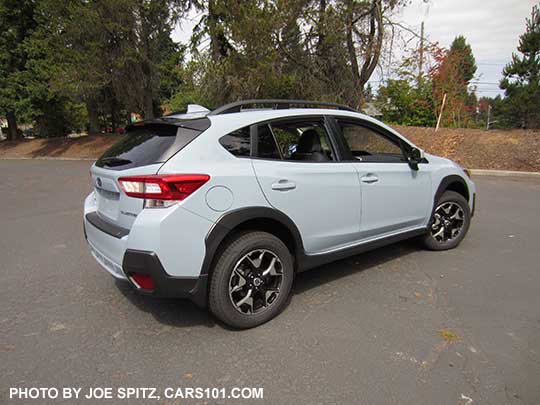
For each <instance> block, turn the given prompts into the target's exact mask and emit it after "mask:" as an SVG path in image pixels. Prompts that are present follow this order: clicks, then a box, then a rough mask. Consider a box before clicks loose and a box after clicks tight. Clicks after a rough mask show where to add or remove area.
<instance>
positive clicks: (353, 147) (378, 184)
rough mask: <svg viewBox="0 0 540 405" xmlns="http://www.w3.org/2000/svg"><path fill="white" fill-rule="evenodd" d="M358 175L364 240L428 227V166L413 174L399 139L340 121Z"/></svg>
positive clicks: (373, 128)
mask: <svg viewBox="0 0 540 405" xmlns="http://www.w3.org/2000/svg"><path fill="white" fill-rule="evenodd" d="M337 124H338V127H339V129H340V132H341V134H342V136H343V140H344V141H345V142H344V143H345V146H346V147H348V149H349V150H350V161H352V162H353V163H352V164H353V166H354V168H355V169H356V171H357V172H358V177H359V179H360V188H361V193H362V209H361V218H360V234H361V238H362V239H366V238H372V237H375V236H384V235H387V234H391V233H395V232H398V231H405V230H408V229H414V228H418V227H421V226H423V225H425V222H426V218H427V217H428V216H429V213H428V210H429V208H430V202H431V198H430V190H431V176H430V173H429V171H428V170H427V166H426V165H425V164H420V165H419V170H412V169H411V168H410V167H409V165H408V163H407V161H406V160H405V158H404V155H403V152H402V147H403V145H402V144H400V142H404V141H400V139H399V138H398V137H396V136H395V135H393V134H391V133H388V132H387V131H385V130H384V129H383V128H381V129H380V130H378V128H377V127H376V126H375V124H373V123H363V122H361V121H356V120H344V119H339V118H338V119H337Z"/></svg>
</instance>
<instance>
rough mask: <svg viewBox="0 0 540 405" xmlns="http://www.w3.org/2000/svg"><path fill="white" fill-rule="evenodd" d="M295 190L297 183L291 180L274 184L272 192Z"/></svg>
mask: <svg viewBox="0 0 540 405" xmlns="http://www.w3.org/2000/svg"><path fill="white" fill-rule="evenodd" d="M295 188H296V183H295V182H293V181H289V180H280V181H278V182H277V183H274V184H272V190H277V191H287V190H294V189H295Z"/></svg>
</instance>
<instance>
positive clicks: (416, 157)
mask: <svg viewBox="0 0 540 405" xmlns="http://www.w3.org/2000/svg"><path fill="white" fill-rule="evenodd" d="M422 159H424V151H423V150H422V149H418V148H412V149H411V150H410V152H409V155H408V156H407V163H408V164H409V167H410V168H411V169H412V170H418V163H420V162H421V161H422Z"/></svg>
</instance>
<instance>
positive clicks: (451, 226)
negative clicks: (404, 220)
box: [424, 191, 471, 250]
mask: <svg viewBox="0 0 540 405" xmlns="http://www.w3.org/2000/svg"><path fill="white" fill-rule="evenodd" d="M470 222H471V211H470V208H469V204H468V203H467V200H466V199H465V198H464V197H463V196H462V195H461V194H458V193H456V192H454V191H446V192H444V193H443V195H442V196H441V197H440V198H439V200H438V201H437V205H436V207H435V210H434V211H433V217H432V218H431V221H430V223H429V229H428V234H427V235H426V236H425V237H424V245H425V246H426V248H428V249H430V250H448V249H453V248H455V247H456V246H457V245H459V244H460V243H461V241H462V240H463V238H464V237H465V235H466V234H467V231H468V230H469V225H470Z"/></svg>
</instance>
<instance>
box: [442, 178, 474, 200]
mask: <svg viewBox="0 0 540 405" xmlns="http://www.w3.org/2000/svg"><path fill="white" fill-rule="evenodd" d="M445 191H455V192H456V193H458V194H461V195H462V196H463V197H464V198H465V199H466V200H467V202H470V193H469V187H468V186H467V183H466V182H465V180H464V179H463V177H461V176H458V175H457V174H452V175H449V176H446V177H444V178H443V179H442V180H441V183H440V184H439V187H438V188H437V191H436V192H435V198H434V204H437V201H438V200H439V198H440V197H441V195H442V194H443V193H444V192H445Z"/></svg>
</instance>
